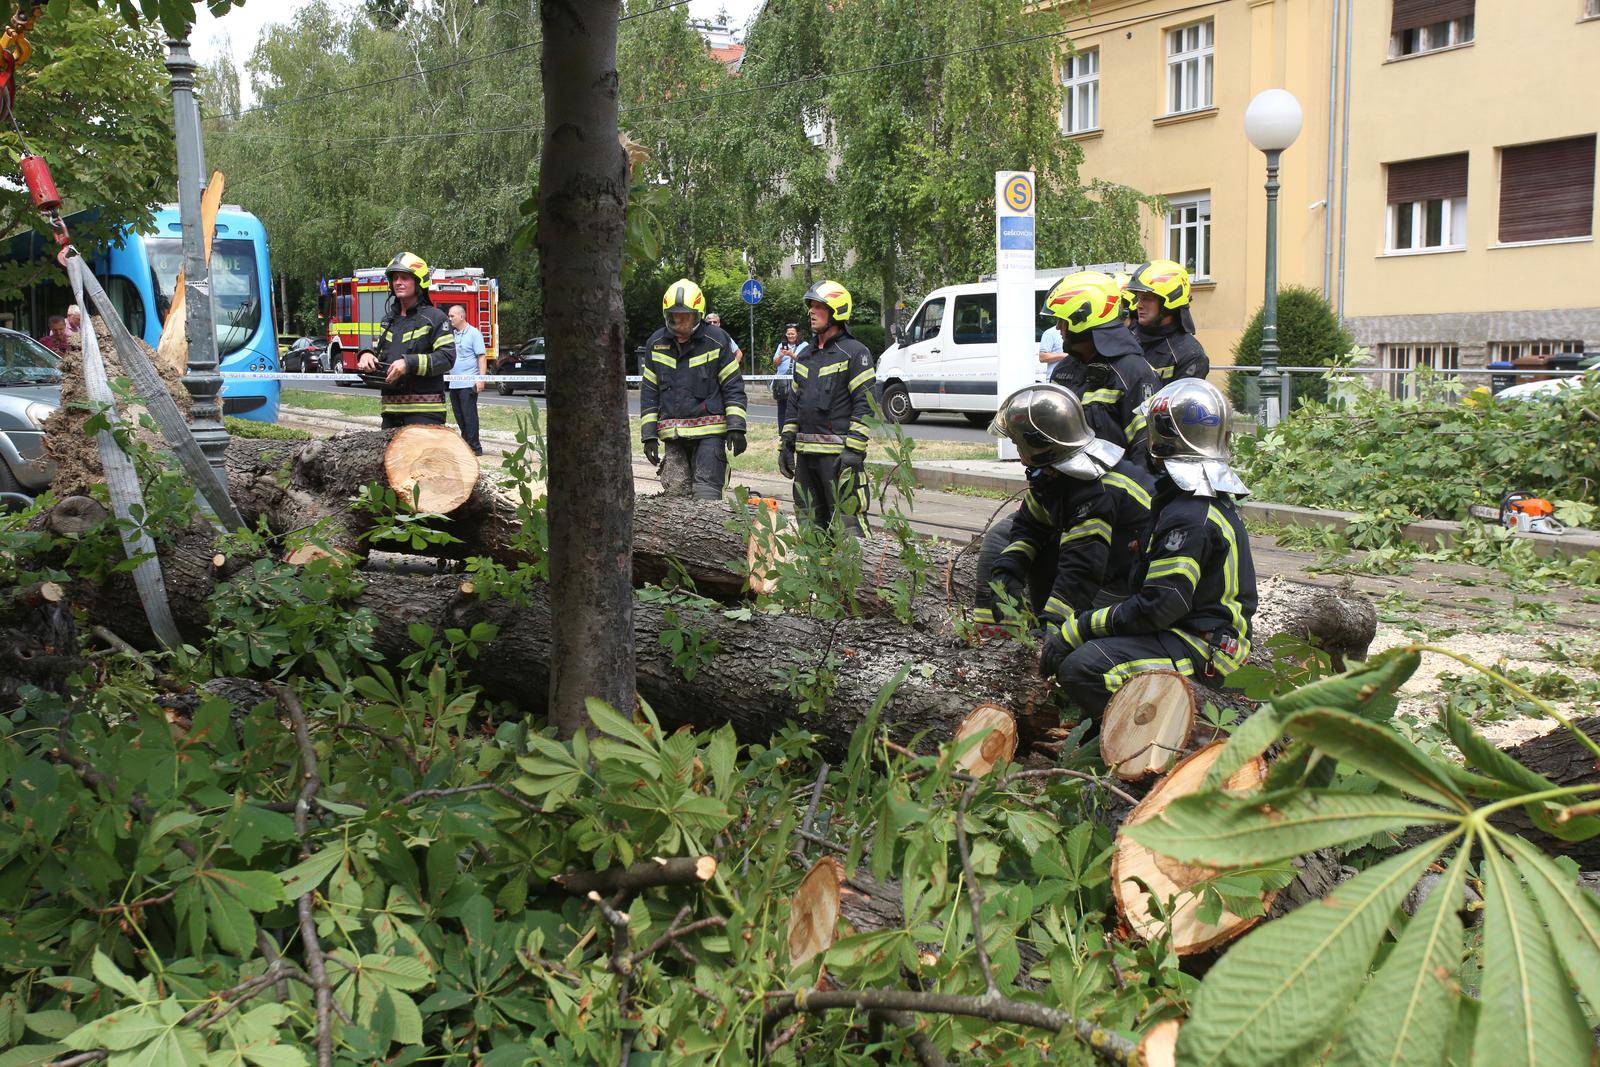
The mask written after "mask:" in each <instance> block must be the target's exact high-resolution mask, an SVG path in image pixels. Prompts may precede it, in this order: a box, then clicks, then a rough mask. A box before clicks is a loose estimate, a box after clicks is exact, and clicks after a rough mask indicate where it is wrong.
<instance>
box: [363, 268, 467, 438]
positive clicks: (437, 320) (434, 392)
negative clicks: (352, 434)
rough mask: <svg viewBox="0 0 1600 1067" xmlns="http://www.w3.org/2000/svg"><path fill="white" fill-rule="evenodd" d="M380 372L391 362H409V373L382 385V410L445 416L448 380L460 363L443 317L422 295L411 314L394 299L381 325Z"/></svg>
mask: <svg viewBox="0 0 1600 1067" xmlns="http://www.w3.org/2000/svg"><path fill="white" fill-rule="evenodd" d="M374 355H375V356H376V357H377V359H378V368H379V370H380V371H382V372H383V373H388V370H389V366H390V364H392V363H394V362H396V361H398V360H405V364H406V374H405V376H404V377H403V378H401V379H400V380H399V381H398V382H393V383H385V384H384V386H383V400H382V404H383V410H384V411H385V412H392V413H396V414H405V413H410V412H419V411H420V412H430V411H437V412H439V413H440V414H443V413H444V410H445V403H444V385H445V383H444V376H445V375H446V374H449V373H450V368H451V367H453V366H455V362H456V335H455V333H454V331H452V330H451V329H450V320H449V318H447V317H446V316H445V313H444V312H442V311H440V310H439V309H438V308H436V307H434V306H433V304H431V303H429V301H428V298H427V297H426V296H421V297H418V299H417V302H416V303H415V304H413V305H412V306H411V311H410V313H409V314H407V313H403V312H401V310H400V303H399V301H397V300H394V299H392V298H391V299H390V301H389V307H388V310H387V311H386V312H385V313H384V318H383V323H382V324H381V325H380V326H379V327H378V341H377V351H376V352H375V353H374Z"/></svg>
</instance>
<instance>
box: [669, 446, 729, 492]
mask: <svg viewBox="0 0 1600 1067" xmlns="http://www.w3.org/2000/svg"><path fill="white" fill-rule="evenodd" d="M661 446H662V447H661V488H662V489H663V490H664V491H665V492H666V493H667V494H668V495H671V496H689V495H691V494H692V495H693V496H694V498H695V499H696V500H721V499H722V490H723V487H724V486H726V485H727V484H728V453H727V452H726V451H725V449H726V448H727V438H725V437H724V436H723V435H722V434H720V433H718V434H708V435H707V436H705V437H688V438H682V439H679V438H668V439H667V440H665V441H662V442H661Z"/></svg>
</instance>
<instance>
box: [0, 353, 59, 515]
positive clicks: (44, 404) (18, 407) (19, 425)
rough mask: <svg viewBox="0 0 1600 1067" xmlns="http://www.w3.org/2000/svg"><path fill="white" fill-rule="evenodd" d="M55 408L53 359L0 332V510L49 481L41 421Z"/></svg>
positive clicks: (56, 367)
mask: <svg viewBox="0 0 1600 1067" xmlns="http://www.w3.org/2000/svg"><path fill="white" fill-rule="evenodd" d="M60 406H61V371H60V369H59V363H58V361H57V359H56V354H55V353H54V352H52V351H50V350H49V349H48V348H46V347H44V345H41V344H40V343H39V342H37V341H35V340H34V339H33V338H31V337H29V336H28V335H27V334H24V333H18V332H17V331H16V330H6V329H0V506H9V505H15V504H20V503H22V500H21V499H20V497H26V498H30V499H31V498H32V497H34V496H36V495H37V494H38V493H40V492H42V491H43V490H44V489H45V488H46V487H48V486H49V484H50V479H51V478H53V477H55V463H54V462H53V461H52V460H51V459H50V457H49V456H47V455H46V454H45V450H44V420H45V419H47V418H49V417H50V415H51V413H52V412H54V411H55V409H56V408H58V407H60ZM8 494H9V495H8Z"/></svg>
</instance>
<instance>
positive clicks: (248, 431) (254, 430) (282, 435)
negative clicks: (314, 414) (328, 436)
mask: <svg viewBox="0 0 1600 1067" xmlns="http://www.w3.org/2000/svg"><path fill="white" fill-rule="evenodd" d="M222 423H223V425H224V426H226V427H227V428H228V434H229V435H230V436H232V437H242V438H245V439H246V440H254V441H309V440H311V437H312V435H311V433H310V432H309V431H307V430H302V429H300V428H299V427H296V426H281V425H279V424H278V423H275V422H260V421H257V420H256V419H236V418H234V417H233V416H232V415H229V416H226V417H224V418H223V420H222Z"/></svg>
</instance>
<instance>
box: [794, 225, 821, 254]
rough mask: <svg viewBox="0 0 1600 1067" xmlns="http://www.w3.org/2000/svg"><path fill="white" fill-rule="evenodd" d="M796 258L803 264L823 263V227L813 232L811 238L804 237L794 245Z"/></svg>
mask: <svg viewBox="0 0 1600 1067" xmlns="http://www.w3.org/2000/svg"><path fill="white" fill-rule="evenodd" d="M794 258H796V259H798V260H799V261H800V262H802V263H821V262H822V260H823V255H822V227H821V226H818V227H816V228H815V229H813V230H812V231H811V238H810V240H807V239H806V238H804V237H802V238H800V239H799V240H797V241H796V242H795V243H794Z"/></svg>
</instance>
